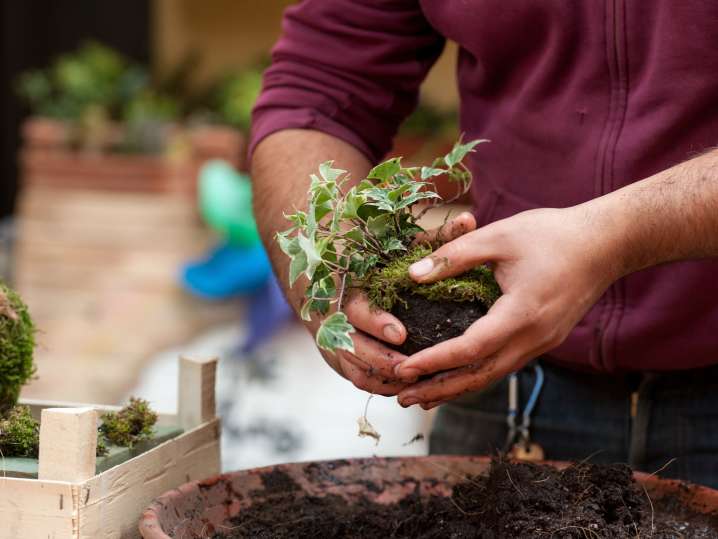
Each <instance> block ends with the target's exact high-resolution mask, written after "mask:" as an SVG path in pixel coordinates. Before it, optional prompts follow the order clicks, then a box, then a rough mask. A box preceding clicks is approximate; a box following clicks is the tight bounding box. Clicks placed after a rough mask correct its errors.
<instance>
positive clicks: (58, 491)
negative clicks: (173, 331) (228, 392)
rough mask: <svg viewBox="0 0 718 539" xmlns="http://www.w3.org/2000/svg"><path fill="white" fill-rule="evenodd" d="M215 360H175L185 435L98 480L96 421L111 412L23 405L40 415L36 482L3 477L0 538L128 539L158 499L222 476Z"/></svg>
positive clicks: (173, 419) (166, 421)
mask: <svg viewBox="0 0 718 539" xmlns="http://www.w3.org/2000/svg"><path fill="white" fill-rule="evenodd" d="M216 366H217V361H216V359H208V360H196V359H186V358H181V359H180V370H179V373H180V374H179V384H178V385H179V395H178V403H179V409H178V413H177V415H161V416H160V419H159V423H160V424H162V425H175V426H179V427H181V428H182V429H184V433H183V434H180V435H178V436H177V437H175V438H172V439H171V440H169V441H167V442H164V443H162V444H161V445H158V446H157V447H154V448H152V449H149V450H148V451H147V452H145V453H142V454H140V455H138V456H136V457H134V458H131V459H130V460H127V461H126V462H123V463H122V464H119V465H117V466H115V467H113V468H110V469H109V470H107V471H104V472H102V473H100V474H96V473H95V470H96V466H97V461H96V457H95V449H96V443H97V414H98V412H100V411H106V410H108V409H116V408H115V407H108V406H92V405H89V406H88V405H76V404H69V403H48V402H45V403H43V402H38V401H23V404H27V405H28V406H30V408H31V409H32V410H33V413H35V414H40V415H41V426H40V458H39V478H38V479H22V478H14V477H5V476H3V474H2V473H0V539H19V538H22V539H80V538H81V539H126V538H138V537H140V535H139V532H138V531H137V522H138V520H139V518H140V515H141V514H142V511H143V510H144V509H145V508H146V507H147V506H148V505H149V504H150V502H151V501H152V500H153V499H154V498H156V497H157V496H158V495H160V494H162V493H163V492H166V491H168V490H171V489H172V488H175V487H177V486H179V485H181V484H183V483H186V482H188V481H192V480H195V479H201V478H203V477H208V476H211V475H215V474H217V473H219V471H220V444H219V441H220V425H219V419H218V418H217V417H216V416H215V400H214V391H215V383H214V382H215V372H216ZM0 472H1V470H0Z"/></svg>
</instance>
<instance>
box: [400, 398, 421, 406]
mask: <svg viewBox="0 0 718 539" xmlns="http://www.w3.org/2000/svg"><path fill="white" fill-rule="evenodd" d="M417 402H419V399H417V398H415V397H407V398H405V399H402V400H401V401H400V402H399V404H401V405H402V406H403V407H404V408H406V407H407V406H414V405H415V404H416V403H417Z"/></svg>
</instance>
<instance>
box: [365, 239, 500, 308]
mask: <svg viewBox="0 0 718 539" xmlns="http://www.w3.org/2000/svg"><path fill="white" fill-rule="evenodd" d="M431 252H432V250H431V248H430V247H428V246H426V245H421V246H418V247H415V248H414V249H413V250H412V251H410V252H409V253H407V254H406V255H404V256H402V257H400V258H397V259H395V260H393V261H392V262H390V263H389V264H388V265H386V266H384V267H381V268H378V269H376V270H374V271H372V273H371V275H369V277H368V278H367V280H366V281H365V284H364V286H363V287H362V288H364V290H365V291H366V293H367V295H368V296H369V301H370V302H371V304H372V305H373V306H375V307H378V308H380V309H384V310H385V311H389V310H391V308H392V307H393V306H394V304H395V303H396V302H397V301H402V300H401V298H400V295H401V294H402V293H404V292H407V291H410V292H411V293H412V294H419V295H421V296H424V297H426V298H428V299H430V300H442V299H447V300H452V301H475V300H478V301H481V302H482V303H483V304H484V305H485V306H486V307H487V308H489V307H491V306H492V305H493V304H494V302H495V301H496V300H497V299H498V298H499V296H501V288H499V285H498V283H497V282H496V279H494V275H493V273H492V272H491V270H490V269H489V268H487V267H485V266H480V267H478V268H474V269H472V270H470V271H468V272H466V273H464V274H462V275H459V276H457V277H449V278H448V279H443V280H441V281H438V282H436V283H432V284H417V283H415V282H414V281H413V280H412V279H411V277H409V266H410V265H411V264H413V263H414V262H416V261H418V260H421V259H422V258H424V257H426V256H428V255H429V254H431Z"/></svg>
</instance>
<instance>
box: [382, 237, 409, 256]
mask: <svg viewBox="0 0 718 539" xmlns="http://www.w3.org/2000/svg"><path fill="white" fill-rule="evenodd" d="M382 248H383V250H384V252H385V253H390V252H391V251H406V246H405V245H404V244H403V243H402V242H401V240H400V239H398V238H387V239H386V240H384V241H383V242H382Z"/></svg>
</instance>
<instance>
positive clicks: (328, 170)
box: [319, 161, 347, 182]
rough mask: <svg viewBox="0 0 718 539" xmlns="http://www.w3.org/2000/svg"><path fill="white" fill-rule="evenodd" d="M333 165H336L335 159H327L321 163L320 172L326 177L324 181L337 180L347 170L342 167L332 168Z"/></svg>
mask: <svg viewBox="0 0 718 539" xmlns="http://www.w3.org/2000/svg"><path fill="white" fill-rule="evenodd" d="M332 165H334V161H325V162H324V163H322V164H321V165H319V174H320V175H321V177H322V178H324V181H327V182H336V181H337V180H338V179H339V178H340V177H341V176H342V175H344V174H346V172H347V171H346V170H342V169H340V168H332Z"/></svg>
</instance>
